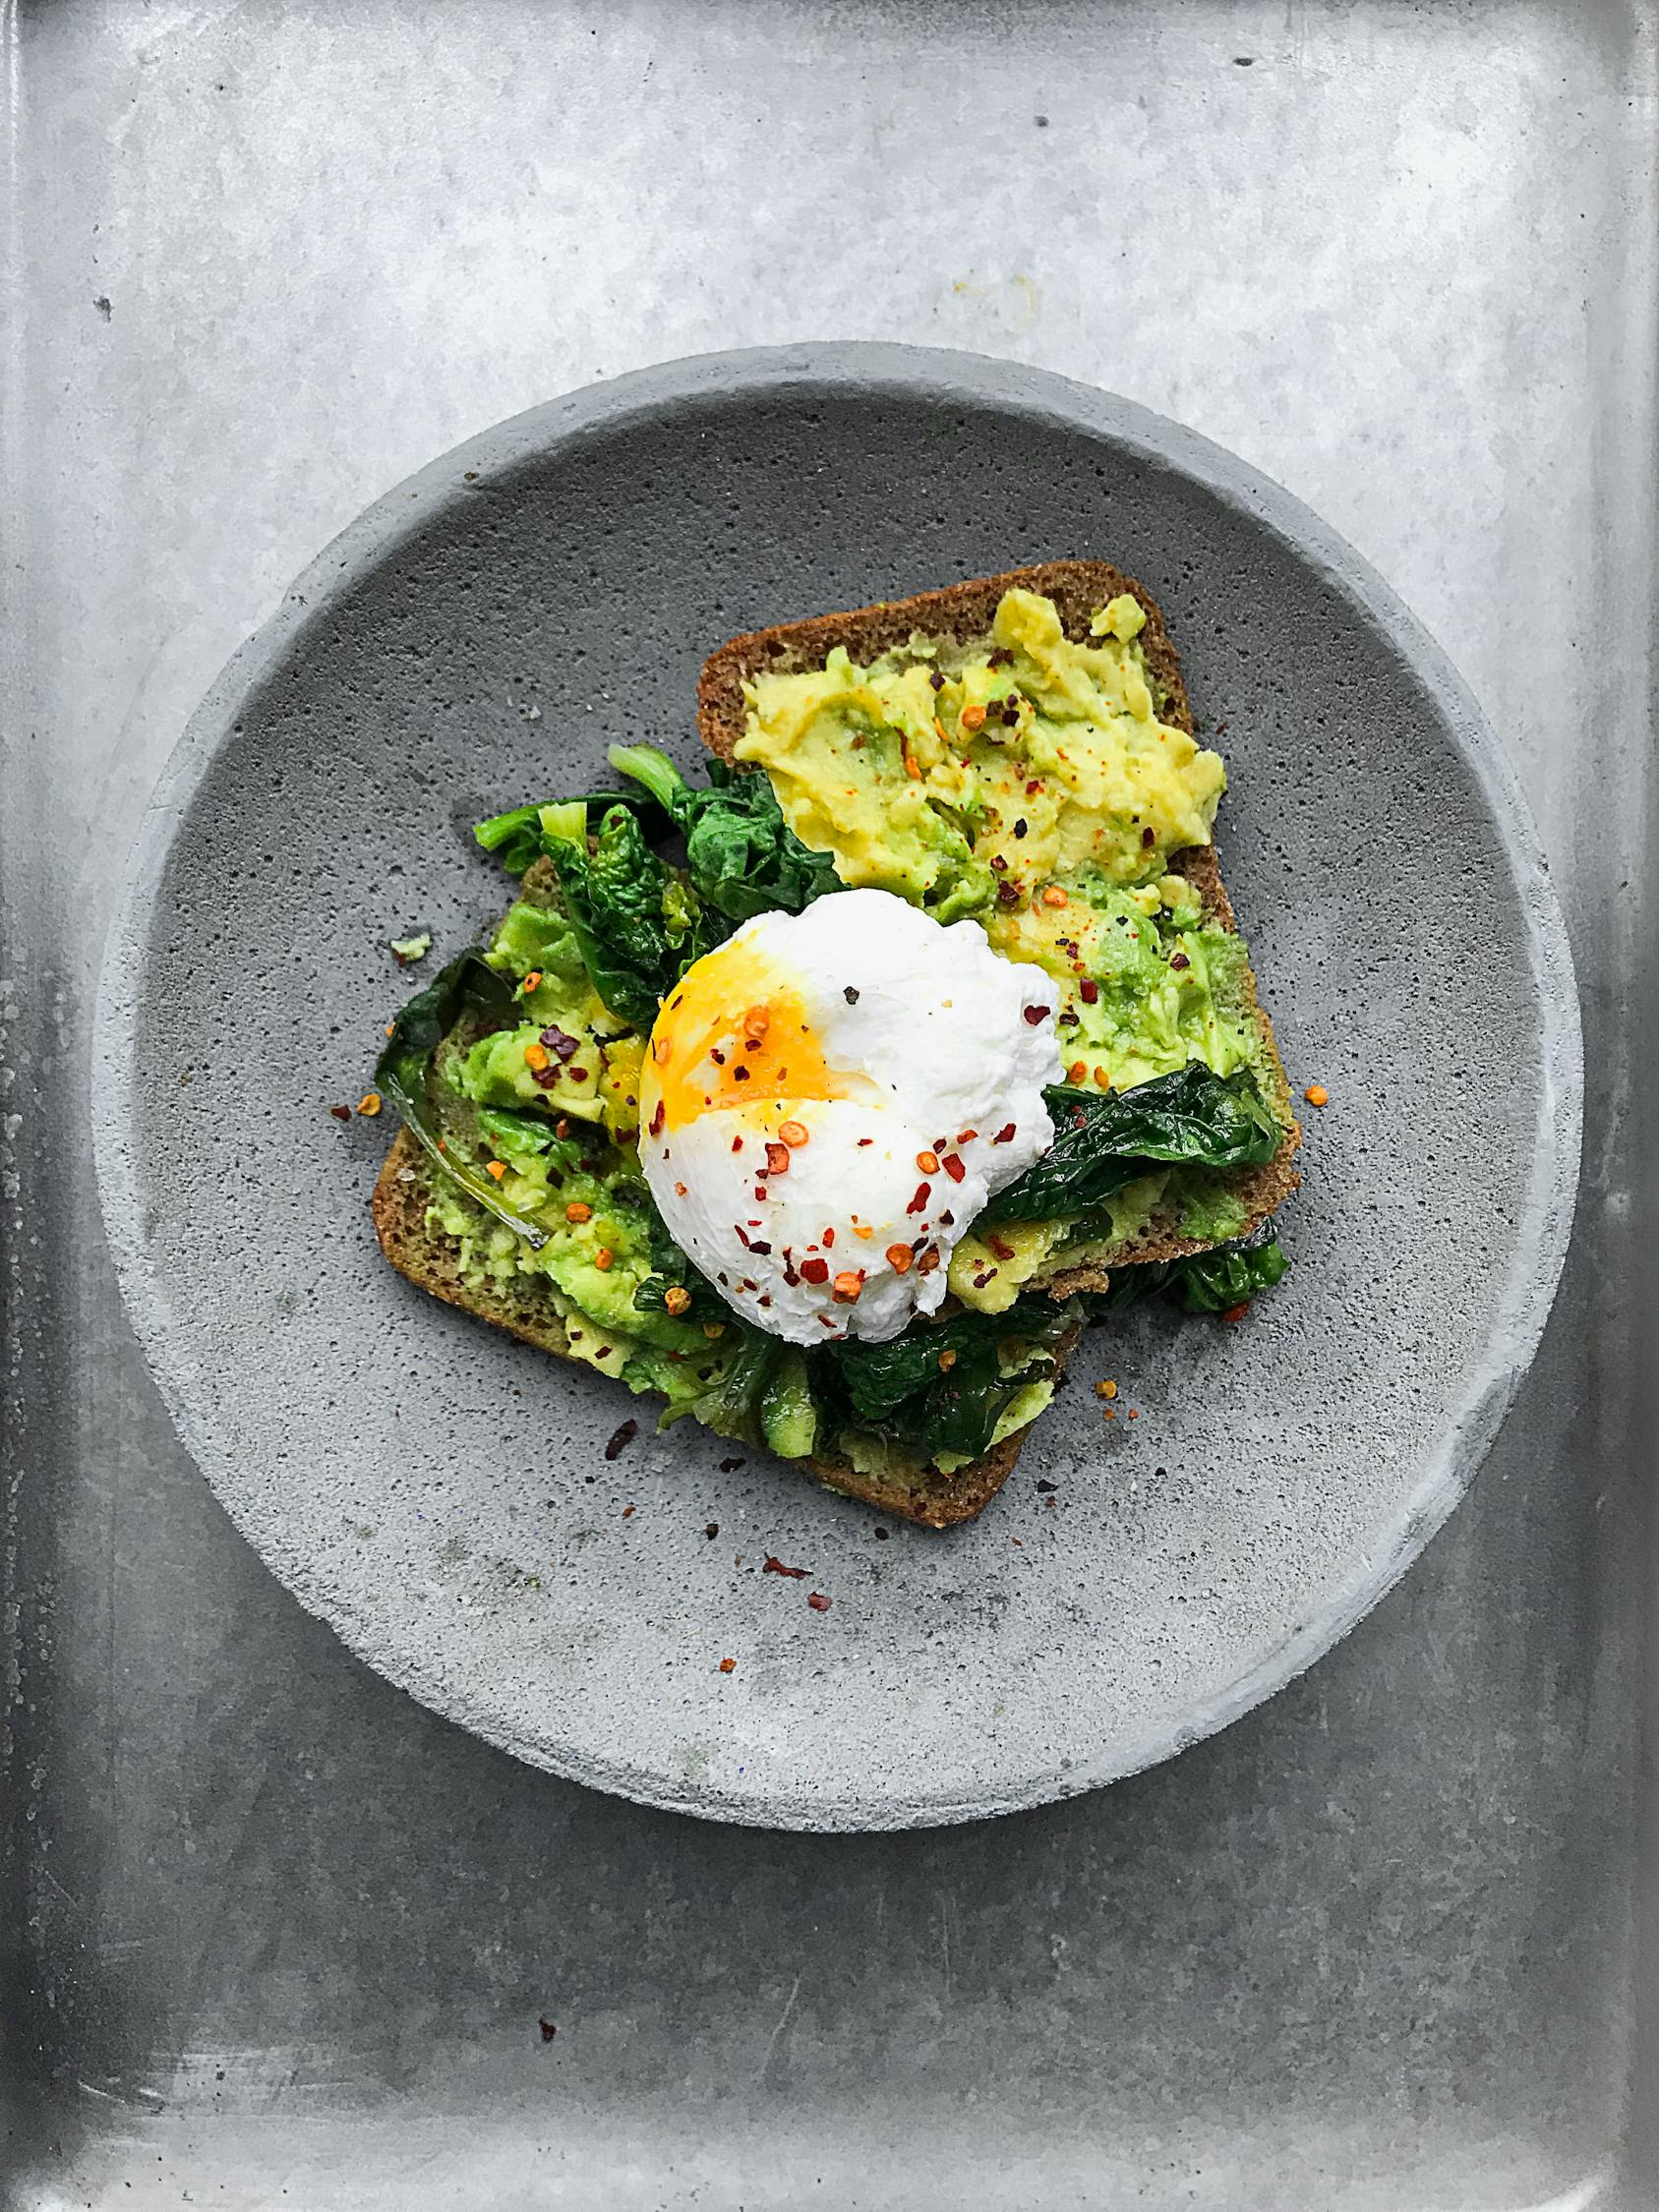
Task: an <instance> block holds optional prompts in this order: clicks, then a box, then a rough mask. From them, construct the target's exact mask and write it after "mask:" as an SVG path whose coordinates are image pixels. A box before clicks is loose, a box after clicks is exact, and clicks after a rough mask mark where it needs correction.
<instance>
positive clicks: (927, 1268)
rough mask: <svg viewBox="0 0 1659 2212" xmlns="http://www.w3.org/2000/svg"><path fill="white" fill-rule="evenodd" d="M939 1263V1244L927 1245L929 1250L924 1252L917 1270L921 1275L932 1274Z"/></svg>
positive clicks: (917, 1264)
mask: <svg viewBox="0 0 1659 2212" xmlns="http://www.w3.org/2000/svg"><path fill="white" fill-rule="evenodd" d="M938 1264H939V1248H938V1246H937V1245H929V1246H928V1247H927V1250H926V1251H925V1252H923V1253H922V1255H921V1257H920V1258H919V1259H918V1261H917V1263H916V1266H917V1272H918V1274H920V1275H931V1274H932V1272H933V1270H934V1268H935V1267H937V1266H938Z"/></svg>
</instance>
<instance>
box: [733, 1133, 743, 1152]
mask: <svg viewBox="0 0 1659 2212" xmlns="http://www.w3.org/2000/svg"><path fill="white" fill-rule="evenodd" d="M742 1148H743V1140H742V1138H741V1136H734V1137H733V1139H732V1149H733V1151H734V1152H741V1150H742Z"/></svg>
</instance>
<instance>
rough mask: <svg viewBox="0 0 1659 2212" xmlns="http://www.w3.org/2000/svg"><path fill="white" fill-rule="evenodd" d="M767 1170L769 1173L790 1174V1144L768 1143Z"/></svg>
mask: <svg viewBox="0 0 1659 2212" xmlns="http://www.w3.org/2000/svg"><path fill="white" fill-rule="evenodd" d="M766 1172H767V1174H768V1175H788V1173H789V1146H788V1145H787V1144H768V1145H767V1147H766Z"/></svg>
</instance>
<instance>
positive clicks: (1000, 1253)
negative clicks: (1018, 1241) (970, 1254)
mask: <svg viewBox="0 0 1659 2212" xmlns="http://www.w3.org/2000/svg"><path fill="white" fill-rule="evenodd" d="M985 1242H986V1244H987V1245H989V1247H990V1248H991V1250H992V1252H995V1254H996V1256H997V1258H998V1259H1012V1258H1013V1256H1014V1247H1013V1246H1012V1245H1010V1244H1005V1243H1004V1242H1003V1240H1002V1239H1001V1238H1000V1237H997V1236H990V1237H987V1238H986V1239H985Z"/></svg>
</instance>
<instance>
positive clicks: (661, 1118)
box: [651, 1098, 668, 1136]
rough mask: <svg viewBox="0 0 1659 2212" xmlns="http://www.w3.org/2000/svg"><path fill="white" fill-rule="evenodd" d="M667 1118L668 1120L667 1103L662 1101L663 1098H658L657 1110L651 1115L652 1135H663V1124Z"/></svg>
mask: <svg viewBox="0 0 1659 2212" xmlns="http://www.w3.org/2000/svg"><path fill="white" fill-rule="evenodd" d="M667 1120H668V1108H667V1106H665V1105H664V1103H663V1101H662V1100H661V1099H660V1098H659V1099H658V1101H657V1111H656V1112H655V1113H654V1114H653V1115H652V1116H651V1135H653V1136H661V1135H662V1134H663V1124H664V1122H666V1121H667Z"/></svg>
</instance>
